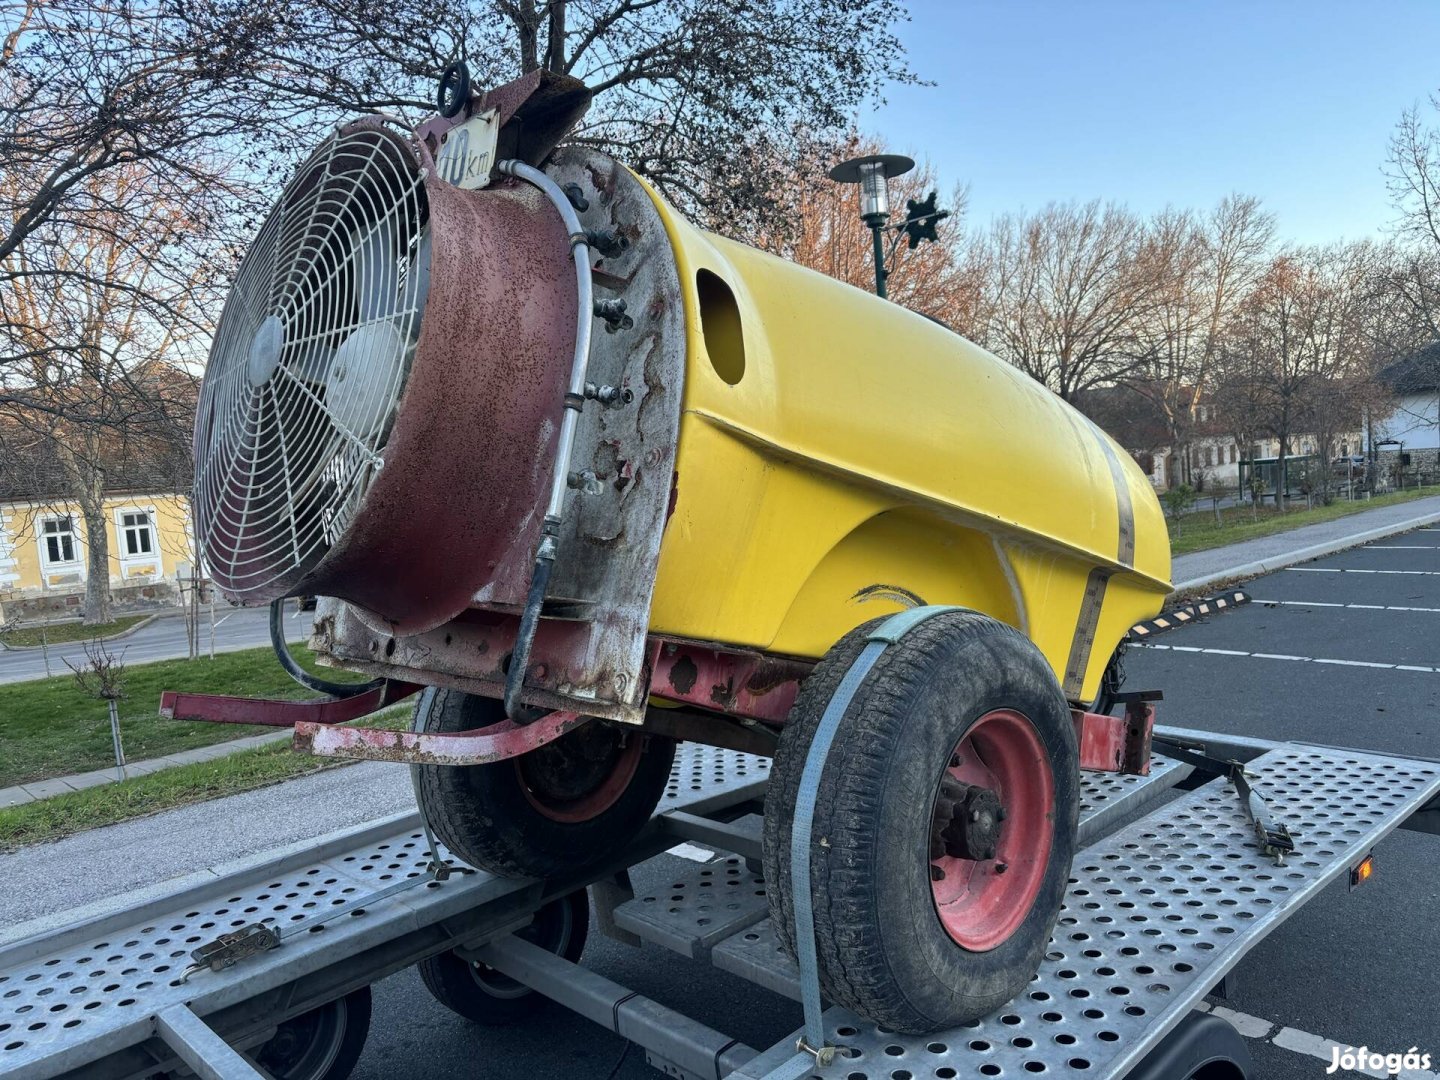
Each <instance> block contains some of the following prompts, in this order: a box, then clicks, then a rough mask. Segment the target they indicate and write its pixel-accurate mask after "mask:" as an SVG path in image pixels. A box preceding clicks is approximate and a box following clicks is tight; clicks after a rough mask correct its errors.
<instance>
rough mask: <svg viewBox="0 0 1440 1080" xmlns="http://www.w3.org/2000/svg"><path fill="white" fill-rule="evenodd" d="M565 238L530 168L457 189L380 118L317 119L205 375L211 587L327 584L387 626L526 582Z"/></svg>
mask: <svg viewBox="0 0 1440 1080" xmlns="http://www.w3.org/2000/svg"><path fill="white" fill-rule="evenodd" d="M397 198H398V199H399V201H400V203H401V204H402V205H403V209H404V212H403V213H393V212H391V211H390V210H389V209H388V207H391V206H393V205H394V204H395V203H396V200H397ZM387 200H388V202H387ZM297 219H298V221H299V222H300V223H299V224H297V223H296V222H297ZM567 253H568V241H567V236H566V232H565V229H564V227H563V225H562V223H561V221H560V218H559V216H558V215H557V214H556V213H555V211H554V208H553V207H551V206H549V205H548V204H547V203H545V201H544V199H543V197H542V196H540V195H539V194H538V193H537V192H536V191H535V190H534V189H533V188H530V187H528V186H522V185H518V184H515V183H513V182H509V181H506V182H501V183H498V184H495V185H493V186H491V187H489V188H487V189H484V190H478V191H461V190H459V189H457V188H454V187H452V186H450V185H449V184H447V183H446V182H445V181H443V180H440V179H439V178H437V176H436V175H435V170H434V167H433V162H431V161H430V160H429V153H428V151H427V150H426V149H425V147H424V146H423V144H420V143H418V142H416V141H415V140H414V139H413V138H412V137H410V136H408V135H406V134H401V133H397V132H396V131H395V130H393V129H392V128H391V127H389V126H388V125H386V124H385V123H383V122H381V121H378V120H363V121H357V122H356V123H354V124H351V125H348V126H347V127H345V128H342V129H341V130H340V131H338V132H337V133H336V134H335V135H334V136H332V137H331V138H330V139H329V140H327V142H326V143H325V144H324V145H322V146H321V147H320V148H319V149H318V150H317V152H316V153H315V154H314V155H313V156H312V157H311V159H310V160H309V161H307V163H306V164H305V165H304V166H302V167H301V169H300V170H299V171H298V172H297V174H296V178H295V179H294V180H293V181H292V182H291V184H290V185H289V186H288V187H287V189H286V191H285V193H284V195H282V196H281V198H280V200H279V202H278V203H277V205H276V207H275V208H274V209H273V210H272V212H271V215H270V218H269V219H268V220H267V222H266V223H265V225H264V226H263V227H262V229H261V233H260V236H259V237H258V238H257V241H256V243H255V245H254V246H252V248H251V249H250V251H249V253H248V254H247V256H246V259H245V261H244V263H243V264H242V267H241V270H240V272H239V275H238V276H237V282H236V286H235V289H234V290H233V291H232V294H231V297H230V300H229V301H228V302H227V304H226V308H225V312H224V314H223V315H222V317H221V321H220V325H219V327H218V328H217V332H216V339H215V345H214V347H213V348H212V352H211V357H210V366H209V369H208V370H207V374H206V380H205V386H204V389H203V390H202V397H201V406H200V411H199V416H198V419H197V424H196V440H195V454H196V470H197V488H196V500H195V504H196V524H197V537H198V539H199V540H200V543H201V547H202V551H203V554H204V557H205V559H206V562H207V565H208V567H209V569H210V573H211V575H212V577H213V579H214V580H215V582H216V584H217V585H218V586H219V588H220V589H221V591H222V593H224V594H225V595H226V596H227V597H229V598H230V599H232V600H235V601H237V602H239V603H243V604H261V603H268V602H269V601H271V600H273V599H275V598H277V597H281V596H293V595H300V594H314V593H318V594H322V595H326V596H335V597H338V598H340V599H343V600H347V601H349V602H351V603H352V604H355V605H356V606H358V607H359V608H361V609H363V611H364V612H365V613H366V614H367V616H368V619H369V621H372V622H373V623H374V624H375V625H376V627H377V629H379V628H383V629H385V630H387V631H388V632H389V633H391V634H405V633H416V632H420V631H424V630H427V629H430V628H432V627H435V626H438V625H440V624H442V623H444V622H446V621H447V620H449V619H451V618H452V617H454V616H455V615H457V614H458V613H459V612H461V611H463V610H464V609H465V608H466V607H468V606H469V605H470V604H471V603H472V601H473V600H475V599H476V598H477V597H483V599H484V600H485V601H486V602H487V604H488V605H490V606H492V607H499V608H501V609H502V610H503V609H504V608H506V607H509V606H511V605H515V606H518V605H520V604H521V603H523V599H524V590H525V585H526V581H527V575H528V571H529V561H530V557H531V554H532V553H533V550H534V546H535V543H536V541H537V539H538V535H539V527H540V520H539V514H538V512H536V510H535V508H536V507H538V506H541V505H542V504H543V501H544V492H545V490H546V488H547V487H548V484H549V480H550V469H551V467H552V464H551V463H552V462H553V458H554V449H555V442H556V437H557V433H558V420H559V413H560V403H561V401H562V397H563V391H564V383H565V377H566V374H567V368H568V363H569V358H570V356H571V353H572V352H573V349H574V340H575V339H574V330H575V318H576V312H575V305H576V296H575V290H574V270H573V268H572V267H571V265H570V263H569V261H568V258H567ZM392 260H394V263H393V266H394V267H398V269H392ZM317 266H318V267H319V268H320V269H319V270H318V271H317V270H316V269H315V268H316V267H317ZM257 298H258V299H257ZM261 301H263V302H261ZM315 309H320V310H323V311H325V312H328V313H330V314H329V315H328V318H329V319H330V322H329V323H327V322H326V321H325V320H324V319H319V320H318V322H317V318H316V317H315V316H314V315H313V311H314V310H315ZM396 312H398V313H399V314H395V313H396ZM297 313H298V315H297ZM412 314H413V322H412V321H410V320H411V318H412ZM236 417H240V418H241V419H239V420H238V421H237V420H236Z"/></svg>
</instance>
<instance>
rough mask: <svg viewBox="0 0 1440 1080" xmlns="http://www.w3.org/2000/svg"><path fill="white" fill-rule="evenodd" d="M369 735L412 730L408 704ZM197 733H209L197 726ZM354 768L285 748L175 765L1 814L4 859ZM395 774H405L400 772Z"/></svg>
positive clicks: (375, 719) (372, 722)
mask: <svg viewBox="0 0 1440 1080" xmlns="http://www.w3.org/2000/svg"><path fill="white" fill-rule="evenodd" d="M359 723H362V724H365V725H366V726H369V727H383V728H391V729H397V728H400V729H403V728H407V727H409V725H410V711H409V702H403V703H401V704H399V705H394V706H392V707H391V708H389V709H385V710H383V711H381V712H379V713H376V714H375V715H374V716H367V717H365V718H364V719H363V720H361V721H359ZM195 726H196V727H208V726H211V725H206V724H197V725H195ZM351 764H354V762H350V761H340V760H337V759H335V758H326V757H314V756H312V755H310V754H297V753H295V752H294V751H293V750H291V749H290V744H289V743H287V742H276V743H271V744H269V745H267V746H261V747H257V748H255V749H253V750H240V751H237V752H236V753H234V754H230V755H229V756H227V757H223V758H216V759H215V760H214V761H201V762H196V763H195V764H193V765H177V766H175V767H174V768H173V769H163V770H161V771H160V772H157V773H151V774H150V775H149V776H137V777H135V778H133V779H131V780H125V781H122V782H120V783H118V784H106V785H104V786H102V787H93V788H86V789H85V790H84V791H72V792H69V793H67V794H65V795H57V796H55V797H54V798H51V799H41V800H39V801H38V802H33V803H26V804H24V805H23V806H12V807H9V808H6V809H3V810H0V852H5V851H13V850H14V849H15V848H17V847H21V846H22V845H25V844H38V843H43V842H46V841H50V840H59V839H61V838H62V837H65V836H69V835H71V834H72V833H77V832H83V831H84V830H86V829H95V828H99V827H100V826H101V825H114V824H115V823H116V822H120V821H127V820H129V819H130V818H137V817H144V816H145V815H146V814H155V813H158V812H160V811H161V810H170V809H173V808H175V807H177V806H185V805H187V804H189V803H195V802H202V801H204V800H206V799H218V798H221V797H223V796H226V795H238V794H239V793H240V792H242V791H252V790H254V789H255V788H261V787H268V786H269V785H271V784H278V783H280V782H281V781H282V780H290V779H293V778H294V777H297V776H305V775H306V774H308V773H314V772H320V771H321V770H323V769H335V768H340V767H341V766H344V765H351ZM394 768H397V769H401V768H404V766H403V765H396V766H394Z"/></svg>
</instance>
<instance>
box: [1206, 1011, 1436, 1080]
mask: <svg viewBox="0 0 1440 1080" xmlns="http://www.w3.org/2000/svg"><path fill="white" fill-rule="evenodd" d="M1195 1008H1196V1009H1197V1010H1198V1011H1199V1012H1208V1013H1212V1014H1213V1015H1215V1016H1218V1017H1220V1019H1222V1020H1224V1021H1225V1022H1226V1023H1228V1024H1229V1025H1230V1026H1231V1027H1233V1028H1234V1029H1235V1030H1236V1031H1238V1032H1239V1033H1240V1034H1241V1035H1242V1036H1244V1037H1245V1038H1247V1039H1260V1040H1264V1041H1265V1042H1268V1043H1269V1044H1270V1045H1271V1046H1277V1047H1279V1048H1280V1049H1281V1050H1289V1051H1291V1052H1292V1053H1295V1054H1303V1055H1305V1056H1306V1057H1313V1058H1319V1059H1320V1060H1321V1061H1323V1062H1325V1064H1326V1065H1327V1066H1328V1065H1329V1064H1330V1063H1331V1062H1332V1061H1334V1060H1335V1051H1336V1050H1339V1052H1340V1053H1341V1054H1345V1053H1353V1052H1354V1051H1356V1050H1357V1049H1359V1048H1358V1047H1355V1046H1351V1045H1349V1044H1348V1043H1342V1042H1337V1041H1336V1040H1334V1039H1326V1038H1323V1037H1321V1036H1319V1035H1312V1034H1310V1032H1308V1031H1301V1030H1300V1029H1299V1028H1292V1027H1283V1026H1280V1025H1277V1024H1275V1023H1274V1022H1273V1021H1270V1020H1266V1019H1265V1018H1264V1017H1261V1016H1251V1015H1250V1014H1249V1013H1243V1012H1239V1011H1237V1010H1235V1009H1231V1008H1227V1007H1226V1006H1224V1005H1212V1004H1210V1002H1208V1001H1201V1002H1197V1003H1196V1005H1195ZM1277 1027H1278V1029H1279V1030H1276V1029H1277ZM1272 1032H1274V1034H1271V1033H1272ZM1366 1046H1367V1053H1378V1051H1376V1050H1374V1049H1371V1048H1369V1045H1368V1044H1366ZM1406 1049H1407V1050H1408V1047H1407V1048H1406ZM1404 1052H1405V1051H1403V1050H1402V1051H1401V1053H1404ZM1360 1073H1361V1074H1362V1075H1365V1076H1374V1077H1381V1078H1385V1077H1389V1076H1390V1075H1391V1074H1390V1073H1387V1072H1384V1071H1383V1070H1382V1071H1380V1072H1373V1071H1369V1070H1365V1069H1361V1070H1360ZM1345 1075H1346V1076H1351V1075H1354V1073H1353V1071H1352V1070H1349V1069H1347V1070H1345ZM1395 1080H1440V1074H1437V1073H1433V1072H1425V1071H1424V1070H1421V1069H1410V1070H1408V1071H1406V1070H1402V1071H1401V1072H1399V1073H1397V1074H1395Z"/></svg>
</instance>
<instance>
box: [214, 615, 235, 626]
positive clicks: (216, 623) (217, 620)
mask: <svg viewBox="0 0 1440 1080" xmlns="http://www.w3.org/2000/svg"><path fill="white" fill-rule="evenodd" d="M234 614H235V613H234V612H233V611H232V612H231V613H230V615H234ZM230 615H226V616H224V618H220V619H216V620H215V626H216V627H217V628H218V627H220V626H222V625H223V624H224V622H225V619H228V618H230Z"/></svg>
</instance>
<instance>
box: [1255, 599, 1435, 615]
mask: <svg viewBox="0 0 1440 1080" xmlns="http://www.w3.org/2000/svg"><path fill="white" fill-rule="evenodd" d="M1254 603H1256V604H1260V605H1262V606H1264V607H1275V606H1277V605H1282V604H1283V605H1284V606H1286V607H1333V608H1351V609H1353V610H1356V611H1412V612H1421V613H1424V614H1427V615H1440V608H1436V607H1402V606H1400V605H1398V604H1337V603H1335V602H1333V601H1330V600H1256V601H1254Z"/></svg>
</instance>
